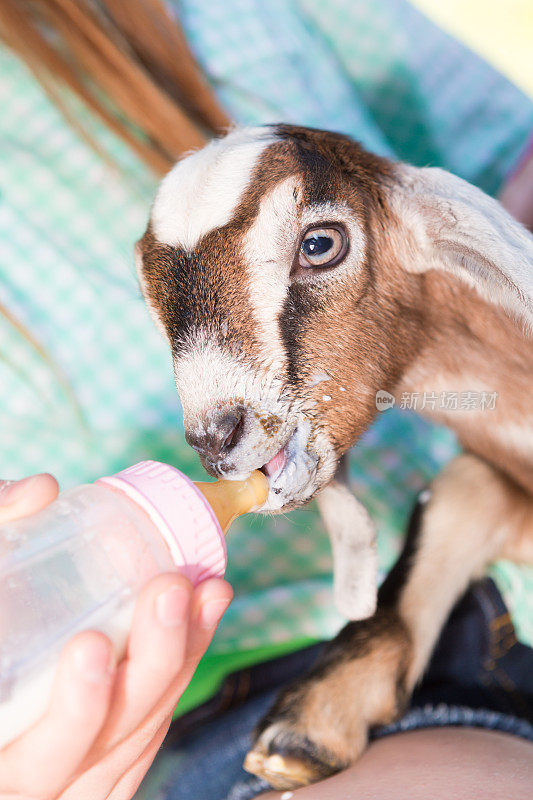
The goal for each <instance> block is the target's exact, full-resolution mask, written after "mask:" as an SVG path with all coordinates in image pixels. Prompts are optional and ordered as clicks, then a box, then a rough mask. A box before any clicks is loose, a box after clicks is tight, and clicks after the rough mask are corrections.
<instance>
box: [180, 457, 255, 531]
mask: <svg viewBox="0 0 533 800" xmlns="http://www.w3.org/2000/svg"><path fill="white" fill-rule="evenodd" d="M194 485H195V486H196V488H197V489H198V490H199V491H200V492H201V493H202V494H203V496H204V497H205V499H206V500H207V502H208V503H209V505H210V506H211V508H212V509H213V511H214V512H215V515H216V518H217V519H218V521H219V524H220V527H221V528H222V530H223V532H224V534H226V533H227V532H228V528H229V527H230V525H231V523H232V522H233V521H234V520H235V519H236V518H237V517H240V516H241V514H247V513H248V511H255V510H257V509H259V508H260V507H261V506H262V505H263V504H264V502H265V501H266V499H267V496H268V492H269V485H268V479H267V477H266V475H264V474H263V473H262V472H260V471H259V470H257V469H256V470H255V471H254V472H252V474H251V475H250V477H249V478H247V479H246V480H245V481H227V480H219V481H214V482H213V483H204V482H199V483H197V482H195V483H194Z"/></svg>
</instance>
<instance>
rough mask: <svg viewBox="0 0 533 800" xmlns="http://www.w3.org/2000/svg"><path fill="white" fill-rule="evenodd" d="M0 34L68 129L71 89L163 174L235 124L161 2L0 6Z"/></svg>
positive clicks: (14, 0)
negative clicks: (61, 116) (57, 107)
mask: <svg viewBox="0 0 533 800" xmlns="http://www.w3.org/2000/svg"><path fill="white" fill-rule="evenodd" d="M0 36H1V37H2V38H3V39H4V41H5V42H6V43H7V44H8V45H9V47H11V48H12V49H13V50H14V51H15V52H16V53H17V55H19V56H20V57H21V58H22V59H23V60H24V61H25V62H26V64H27V65H28V66H29V67H30V69H31V70H32V71H33V73H34V75H35V76H36V78H37V79H38V80H39V81H40V83H41V84H42V85H43V86H44V88H45V89H46V91H47V92H48V94H49V95H50V96H51V97H52V99H53V100H54V102H55V103H56V104H57V105H58V106H59V107H60V108H61V110H62V111H63V113H64V114H65V115H66V116H67V118H68V120H69V122H70V123H71V124H73V125H75V126H76V127H77V128H78V130H80V126H79V124H78V123H77V122H76V120H75V118H73V115H72V113H71V112H69V109H68V104H67V103H66V101H65V97H66V93H65V91H64V89H65V88H67V89H69V90H70V91H72V92H74V93H75V94H76V95H77V96H78V97H79V98H81V100H82V101H83V102H84V103H85V104H86V105H87V106H88V107H89V108H90V109H91V110H92V111H93V112H96V114H98V116H99V117H100V118H101V119H102V120H103V121H104V122H105V123H106V125H108V126H109V127H110V128H111V129H112V130H113V131H114V132H115V133H116V134H118V135H119V136H120V137H122V139H124V140H125V141H126V142H127V143H128V144H129V145H130V147H132V148H133V149H134V150H135V151H136V152H137V153H138V154H139V155H140V156H141V158H142V159H143V160H144V161H145V162H146V164H148V165H149V166H150V167H151V168H152V169H153V170H154V171H155V172H156V173H158V174H161V173H163V172H166V171H167V170H168V169H169V167H170V166H171V165H172V163H174V161H175V160H176V158H177V157H178V156H179V155H180V154H182V153H183V152H185V151H187V150H190V149H191V148H194V147H197V146H201V145H202V144H203V143H204V142H205V140H206V138H207V137H209V136H211V135H213V134H216V133H221V132H223V131H224V130H226V129H227V127H228V126H229V125H230V119H229V118H228V116H227V115H226V113H225V112H224V111H223V109H222V108H221V107H220V106H219V104H218V102H217V100H216V98H215V97H214V95H213V93H212V91H211V89H210V88H209V86H208V84H207V82H206V80H205V78H204V77H203V75H202V73H201V71H200V69H199V67H198V65H197V63H196V61H195V59H194V56H193V55H192V53H191V51H190V49H189V47H188V45H187V42H186V40H185V36H184V34H183V32H182V30H181V28H180V26H179V24H178V22H177V20H176V19H175V18H174V17H173V16H171V14H170V12H169V10H168V8H167V7H166V5H165V4H164V2H163V0H1V2H0ZM80 132H81V133H82V134H83V135H84V136H85V137H86V138H87V133H86V132H84V131H81V130H80ZM92 144H93V145H95V143H94V142H92Z"/></svg>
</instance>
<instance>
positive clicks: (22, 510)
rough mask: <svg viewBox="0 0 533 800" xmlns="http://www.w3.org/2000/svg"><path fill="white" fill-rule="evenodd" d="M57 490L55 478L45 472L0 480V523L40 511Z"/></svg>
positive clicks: (52, 498) (50, 500)
mask: <svg viewBox="0 0 533 800" xmlns="http://www.w3.org/2000/svg"><path fill="white" fill-rule="evenodd" d="M58 491H59V487H58V485H57V481H56V479H55V478H53V477H52V475H48V474H47V473H43V474H42V475H32V476H31V477H29V478H24V479H23V480H21V481H0V525H2V524H3V523H4V522H10V521H11V520H14V519H19V517H25V516H27V515H28V514H34V513H35V512H36V511H40V510H41V509H42V508H44V507H45V506H47V505H48V504H49V503H51V502H52V500H55V499H56V497H57V494H58Z"/></svg>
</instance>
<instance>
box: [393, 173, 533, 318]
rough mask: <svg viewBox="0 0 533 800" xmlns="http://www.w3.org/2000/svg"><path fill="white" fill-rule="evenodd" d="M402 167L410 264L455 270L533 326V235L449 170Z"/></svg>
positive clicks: (398, 196)
mask: <svg viewBox="0 0 533 800" xmlns="http://www.w3.org/2000/svg"><path fill="white" fill-rule="evenodd" d="M396 171H397V172H396V174H397V178H398V182H397V183H396V184H395V187H394V189H393V192H392V197H391V206H392V209H393V210H394V212H395V214H396V216H397V217H398V219H399V221H400V224H401V227H400V235H401V236H402V238H403V237H405V242H404V246H403V247H401V249H402V250H403V252H404V254H405V255H404V257H403V262H404V267H405V269H407V270H409V271H411V272H425V271H426V270H429V269H440V270H444V271H446V272H451V273H453V274H454V275H456V276H457V277H458V278H461V279H462V280H464V281H465V282H466V283H468V284H470V285H471V286H474V287H475V288H476V289H477V290H478V291H479V293H480V294H481V295H482V296H483V297H484V298H485V299H486V300H488V301H489V302H491V303H494V304H495V305H500V306H502V307H503V308H505V309H506V310H507V311H509V312H510V313H511V315H512V316H514V317H515V318H516V319H518V320H520V321H521V322H523V323H525V324H526V325H527V326H528V327H530V328H533V236H532V235H531V234H530V233H529V232H528V231H527V230H526V229H525V228H524V227H523V226H522V225H520V223H519V222H517V221H516V220H515V219H513V217H511V216H510V215H509V214H508V213H507V211H505V209H504V208H503V206H502V205H500V203H498V202H497V201H496V200H493V199H492V198H491V197H489V196H488V195H486V194H484V192H482V191H481V190H480V189H476V188H475V187H474V186H472V185H471V184H469V183H467V182H466V181H464V180H462V179H461V178H457V177H456V176H455V175H451V174H450V173H449V172H445V171H444V170H442V169H436V168H425V169H417V168H416V167H410V166H407V165H403V164H401V165H397V167H396ZM402 244H403V243H402Z"/></svg>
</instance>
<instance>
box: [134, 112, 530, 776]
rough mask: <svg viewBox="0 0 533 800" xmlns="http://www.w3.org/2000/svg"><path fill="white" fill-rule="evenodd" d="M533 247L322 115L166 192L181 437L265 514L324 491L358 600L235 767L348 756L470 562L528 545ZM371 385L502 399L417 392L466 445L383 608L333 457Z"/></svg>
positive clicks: (393, 710) (367, 526)
mask: <svg viewBox="0 0 533 800" xmlns="http://www.w3.org/2000/svg"><path fill="white" fill-rule="evenodd" d="M532 256H533V237H532V236H531V235H530V234H529V233H528V232H527V231H526V230H525V229H524V228H523V227H522V226H521V225H519V224H518V223H517V222H515V221H514V220H513V219H512V218H511V217H510V216H509V215H508V214H507V213H506V212H505V210H504V209H503V208H502V207H501V206H500V205H499V204H498V203H497V202H496V201H495V200H492V199H491V198H489V197H487V196H486V195H485V194H483V192H481V191H479V190H478V189H475V188H474V187H472V186H470V185H469V184H467V183H466V182H464V181H463V180H461V179H459V178H457V177H454V176H452V175H450V174H448V173H446V172H444V171H443V170H440V169H416V168H413V167H410V166H407V165H405V164H398V163H392V162H390V161H388V160H386V159H383V158H378V157H377V156H374V155H371V154H369V153H367V152H365V151H364V150H363V149H362V148H361V147H360V146H359V145H358V144H356V143H355V142H353V141H351V140H350V139H349V138H347V137H345V136H341V135H338V134H335V133H329V132H325V131H319V130H311V129H306V128H299V127H291V126H288V125H277V126H268V127H265V128H253V129H242V130H235V131H233V132H231V133H230V134H229V135H228V136H226V137H225V138H223V139H220V140H215V141H213V142H211V143H210V144H209V145H207V146H206V147H205V148H203V149H202V150H200V151H198V152H196V153H194V154H192V155H190V156H188V157H186V158H184V159H183V160H182V161H180V162H179V163H178V164H177V165H176V166H175V167H174V168H173V169H172V170H171V172H170V173H169V174H168V175H167V176H166V178H165V179H164V180H163V182H162V184H161V186H160V188H159V191H158V192H157V196H156V198H155V202H154V204H153V208H152V212H151V217H150V222H149V224H148V228H147V230H146V233H145V234H144V236H143V238H142V239H141V241H140V242H139V243H138V245H137V263H138V272H139V277H140V282H141V286H142V289H143V292H144V295H145V297H146V300H147V302H148V305H149V308H150V309H151V312H152V315H153V317H154V319H155V322H156V324H157V325H158V326H159V328H160V329H161V331H162V333H163V334H164V336H165V337H166V338H167V339H168V342H169V344H170V347H171V351H172V357H173V363H174V369H175V376H176V383H177V388H178V392H179V395H180V399H181V403H182V406H183V417H184V425H185V436H186V439H187V441H188V442H189V444H190V445H191V446H192V447H194V448H195V449H196V450H197V451H198V453H199V454H200V458H201V460H202V463H203V464H204V466H205V468H206V470H207V471H208V472H209V473H210V474H211V475H216V476H223V477H226V478H235V479H238V478H242V477H244V476H247V475H248V474H249V473H250V472H251V471H252V470H254V469H257V468H262V469H263V471H264V472H265V474H266V475H267V476H268V478H269V482H270V493H269V496H268V499H267V502H266V504H265V505H264V507H263V509H262V510H263V511H264V512H265V513H268V512H274V513H275V512H284V511H287V510H289V509H292V508H295V507H297V506H300V505H302V504H304V503H307V502H308V501H309V500H310V499H311V498H312V497H313V496H315V495H317V501H318V505H319V509H320V512H321V514H322V517H323V519H324V523H325V525H326V528H327V530H328V533H329V535H330V537H331V541H332V546H333V557H334V588H335V598H336V602H337V605H338V606H339V608H340V609H341V610H342V611H343V612H344V613H345V615H346V616H347V617H348V618H349V619H351V620H352V622H350V623H349V624H348V625H347V626H346V627H345V628H344V629H343V630H342V631H341V632H340V633H339V635H338V636H337V637H336V638H335V639H334V640H333V641H332V642H331V643H330V644H329V646H328V647H327V648H326V650H325V653H324V655H323V656H322V657H321V659H320V661H319V663H317V665H316V667H315V668H314V669H313V670H312V671H311V672H310V673H309V674H308V675H307V676H305V677H304V678H302V679H300V680H299V681H298V683H297V684H296V685H293V686H290V687H289V688H288V689H286V690H285V691H284V692H282V694H281V695H280V696H279V698H278V700H277V701H276V703H275V705H274V707H273V708H272V709H271V710H270V712H269V713H268V714H267V716H266V717H265V719H264V720H263V721H262V722H261V723H260V725H259V726H258V728H257V731H256V736H255V743H254V745H253V748H252V750H251V751H250V753H249V754H248V756H247V758H246V762H245V767H246V768H247V769H248V770H249V771H251V772H254V773H256V774H257V775H262V776H264V777H265V778H267V780H269V781H270V783H271V784H272V785H273V786H274V787H275V788H279V789H287V788H294V787H296V786H300V785H303V784H306V783H310V782H312V781H316V780H318V779H320V778H323V777H325V776H326V775H329V774H331V773H333V772H335V771H337V770H340V769H342V768H344V767H346V766H347V765H348V764H350V763H351V762H353V761H354V760H355V759H356V758H357V757H358V756H359V754H360V753H361V752H362V750H363V749H364V747H365V745H366V741H367V732H368V729H369V727H370V726H373V725H377V724H382V723H387V722H389V721H391V720H392V719H393V718H394V717H395V716H397V715H398V714H399V713H401V711H402V709H403V707H404V706H405V703H406V701H407V699H408V697H409V694H410V692H411V691H412V689H413V687H414V686H415V684H416V682H417V681H418V680H419V679H420V677H421V676H422V674H423V672H424V669H425V667H426V665H427V663H428V659H429V657H430V655H431V651H432V649H433V647H434V644H435V642H436V640H437V637H438V635H439V632H440V630H441V628H442V625H443V623H444V621H445V619H446V617H447V615H448V613H449V611H450V610H451V608H452V606H453V605H454V603H455V601H456V600H457V599H458V597H459V596H460V594H461V593H462V592H463V591H464V590H465V588H466V586H467V585H468V583H469V581H471V580H472V578H474V577H475V576H477V575H478V574H479V573H480V572H481V571H482V570H483V569H484V568H485V566H486V564H487V563H488V562H489V561H491V560H493V559H495V558H496V557H499V556H505V557H507V558H513V559H517V560H523V561H526V560H527V561H530V562H533V412H532V401H531V394H530V393H531V392H532V391H533V380H532V378H533V357H532V347H531V345H532V340H531V325H532V322H533V267H532ZM379 390H384V391H386V392H389V393H390V394H392V395H394V396H395V397H398V396H400V394H401V393H403V392H409V393H411V392H413V393H415V392H417V393H419V394H420V396H422V395H423V393H424V392H428V393H439V392H442V391H447V390H452V391H455V392H463V391H464V392H468V391H475V392H487V393H493V392H497V403H496V405H495V407H494V408H491V409H485V410H483V411H481V410H478V411H471V410H469V411H461V410H460V409H449V408H448V409H447V408H439V407H435V408H429V407H427V408H426V409H425V410H424V413H425V414H427V415H428V416H430V417H431V418H432V419H434V420H435V421H437V422H441V423H446V424H447V425H449V426H450V427H451V428H453V429H454V430H455V431H456V433H457V435H458V437H459V440H460V441H461V443H462V445H463V447H464V449H465V453H464V454H463V455H460V456H459V457H458V458H456V459H454V460H453V461H452V462H451V463H450V464H448V465H447V467H446V468H445V469H444V470H443V472H442V473H441V474H440V475H439V476H438V477H437V479H436V480H435V481H434V483H433V484H432V487H431V492H430V499H429V501H428V502H427V504H426V506H425V511H424V514H423V518H422V523H421V525H420V526H419V528H418V533H417V534H416V541H413V540H412V538H411V539H409V540H408V542H407V543H406V546H405V551H404V554H403V555H402V557H401V558H400V560H399V562H398V564H397V565H396V567H395V568H394V569H393V571H392V572H391V574H390V575H389V577H388V578H387V580H386V581H385V583H384V584H383V585H382V587H381V589H380V591H379V596H378V605H377V610H375V606H376V565H375V541H374V539H375V536H374V530H373V527H372V524H371V522H370V520H369V518H368V515H367V514H366V512H365V510H364V509H363V508H362V506H361V505H360V504H359V503H358V502H357V500H356V499H355V498H354V497H353V495H352V494H351V493H350V491H349V489H348V486H347V480H346V474H345V469H344V467H345V464H344V459H345V453H346V452H347V451H348V450H349V448H350V447H351V446H352V445H353V444H354V442H356V441H357V439H358V437H359V436H360V435H361V434H362V433H363V431H364V430H365V429H366V428H367V427H368V425H369V424H370V423H371V422H372V420H373V418H374V417H375V415H376V413H377V412H376V393H377V392H379ZM374 612H375V613H374ZM372 614H373V616H371V615H372Z"/></svg>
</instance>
